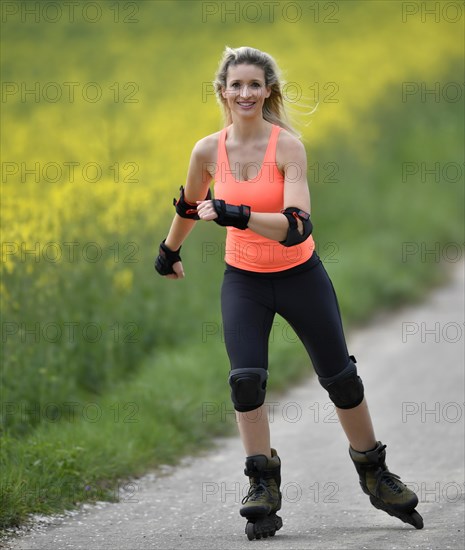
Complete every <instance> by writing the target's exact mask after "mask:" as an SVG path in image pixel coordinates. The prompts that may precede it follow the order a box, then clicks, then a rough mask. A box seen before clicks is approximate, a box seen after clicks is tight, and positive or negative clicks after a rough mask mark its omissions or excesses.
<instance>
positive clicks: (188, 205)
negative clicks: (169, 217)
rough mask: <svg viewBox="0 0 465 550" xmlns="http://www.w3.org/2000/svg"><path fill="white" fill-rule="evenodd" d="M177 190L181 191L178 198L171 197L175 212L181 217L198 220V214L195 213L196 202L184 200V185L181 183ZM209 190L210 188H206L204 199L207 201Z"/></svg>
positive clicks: (209, 196)
mask: <svg viewBox="0 0 465 550" xmlns="http://www.w3.org/2000/svg"><path fill="white" fill-rule="evenodd" d="M179 191H180V192H181V194H180V196H179V199H178V200H176V198H174V199H173V204H174V206H175V207H176V213H177V214H179V216H181V218H189V219H191V220H199V219H200V218H199V216H198V215H197V203H192V202H189V201H186V199H185V198H184V187H183V186H182V185H181V187H180V188H179ZM211 196H212V194H211V192H210V189H209V190H208V193H207V196H206V197H205V199H204V200H206V201H208V200H210V199H211Z"/></svg>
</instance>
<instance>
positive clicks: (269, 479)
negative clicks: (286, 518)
mask: <svg viewBox="0 0 465 550" xmlns="http://www.w3.org/2000/svg"><path fill="white" fill-rule="evenodd" d="M244 473H245V475H246V476H248V477H249V479H250V488H249V492H248V493H247V495H246V496H245V497H244V498H243V499H242V504H243V506H242V508H241V509H240V514H241V516H242V517H245V518H247V520H248V521H247V525H246V527H245V533H246V535H247V538H248V539H249V540H253V539H261V538H262V537H263V538H266V537H273V536H274V534H275V533H276V531H278V529H281V527H282V525H283V522H282V519H281V518H280V517H279V516H277V515H276V512H277V511H278V510H279V509H280V508H281V491H280V485H281V460H280V459H279V456H278V455H277V454H276V451H275V449H271V458H268V457H267V456H265V455H253V456H248V457H247V458H246V461H245V470H244Z"/></svg>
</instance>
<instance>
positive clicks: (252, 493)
mask: <svg viewBox="0 0 465 550" xmlns="http://www.w3.org/2000/svg"><path fill="white" fill-rule="evenodd" d="M264 493H266V494H267V495H268V497H269V498H273V495H272V493H271V491H270V489H269V487H268V485H267V484H266V483H264V481H263V479H261V480H260V481H259V482H258V483H253V484H251V485H250V487H249V492H248V493H247V495H246V496H245V497H244V498H243V499H242V504H245V503H246V502H248V501H249V500H250V501H251V502H253V501H254V500H258V499H259V498H261V497H262V496H263V494H264Z"/></svg>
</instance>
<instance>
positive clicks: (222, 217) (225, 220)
mask: <svg viewBox="0 0 465 550" xmlns="http://www.w3.org/2000/svg"><path fill="white" fill-rule="evenodd" d="M212 203H213V208H214V209H215V212H216V213H217V214H218V217H217V218H215V219H214V220H213V221H214V222H216V223H217V224H218V225H222V226H228V225H229V226H232V227H237V229H247V224H248V223H249V219H250V206H246V205H245V204H241V205H240V206H236V205H234V204H227V203H225V202H224V201H223V200H221V199H213V201H212Z"/></svg>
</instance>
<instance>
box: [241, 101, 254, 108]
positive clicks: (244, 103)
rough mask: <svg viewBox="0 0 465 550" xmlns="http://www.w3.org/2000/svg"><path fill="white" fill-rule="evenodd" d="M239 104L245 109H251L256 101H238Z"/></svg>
mask: <svg viewBox="0 0 465 550" xmlns="http://www.w3.org/2000/svg"><path fill="white" fill-rule="evenodd" d="M237 104H238V105H239V106H240V107H242V108H243V109H250V108H251V107H253V106H254V105H255V102H247V103H246V102H240V101H238V102H237Z"/></svg>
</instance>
